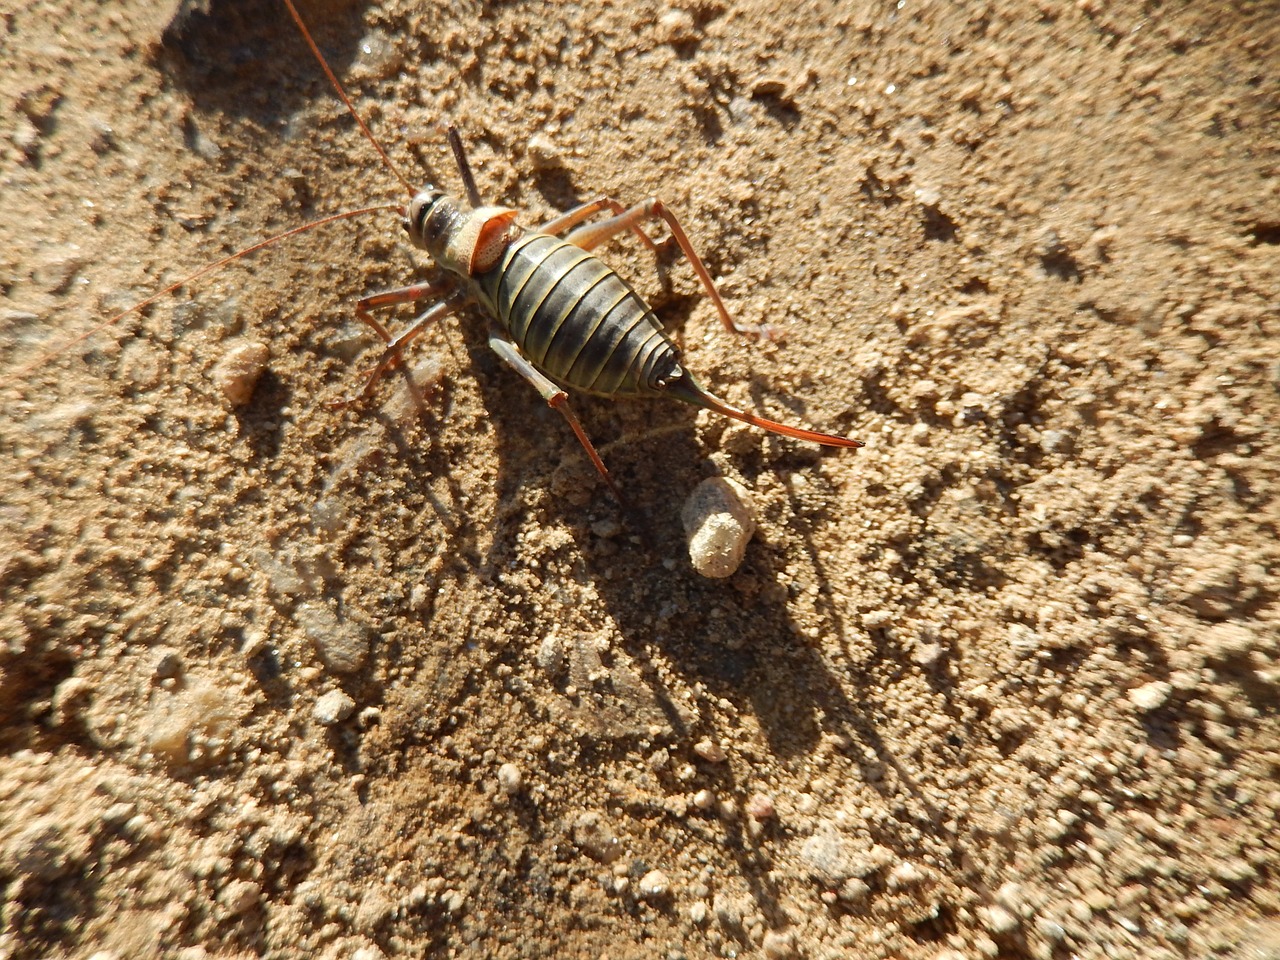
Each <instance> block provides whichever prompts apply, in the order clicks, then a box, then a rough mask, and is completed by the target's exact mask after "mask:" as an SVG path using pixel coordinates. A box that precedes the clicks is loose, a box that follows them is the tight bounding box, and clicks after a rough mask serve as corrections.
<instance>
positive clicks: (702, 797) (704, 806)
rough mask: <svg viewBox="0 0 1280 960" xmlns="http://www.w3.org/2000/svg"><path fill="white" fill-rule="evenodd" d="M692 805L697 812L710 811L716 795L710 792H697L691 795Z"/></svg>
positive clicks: (714, 803)
mask: <svg viewBox="0 0 1280 960" xmlns="http://www.w3.org/2000/svg"><path fill="white" fill-rule="evenodd" d="M693 805H694V806H695V807H697V808H698V809H699V810H710V809H711V808H712V807H714V806H715V805H716V795H715V794H714V793H712V792H711V791H710V790H699V791H698V792H697V793H695V794H694V795H693Z"/></svg>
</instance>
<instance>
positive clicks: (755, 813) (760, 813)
mask: <svg viewBox="0 0 1280 960" xmlns="http://www.w3.org/2000/svg"><path fill="white" fill-rule="evenodd" d="M744 809H745V810H746V811H747V816H748V817H750V818H751V819H752V820H771V819H772V818H773V817H774V816H775V815H776V814H777V812H778V810H777V808H776V807H775V806H774V805H773V798H772V797H771V796H769V795H768V794H767V793H753V794H752V795H751V796H750V797H748V798H747V803H746V806H745V807H744Z"/></svg>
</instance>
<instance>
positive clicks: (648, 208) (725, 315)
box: [565, 197, 779, 340]
mask: <svg viewBox="0 0 1280 960" xmlns="http://www.w3.org/2000/svg"><path fill="white" fill-rule="evenodd" d="M642 220H662V221H663V222H664V223H666V225H667V227H668V228H669V229H670V230H671V235H672V236H673V237H675V238H676V243H678V244H679V245H680V249H681V251H682V252H683V253H684V255H685V258H686V259H687V260H688V261H689V265H690V266H691V267H693V272H694V273H696V274H697V275H698V279H699V280H701V281H702V286H703V287H704V288H705V289H706V291H707V295H708V296H709V297H711V302H712V303H714V304H715V306H716V310H717V311H718V312H719V314H720V322H721V323H723V324H724V328H725V329H726V330H728V331H729V332H730V333H741V334H743V335H744V336H748V337H763V338H765V339H766V340H776V339H778V337H779V333H778V331H777V330H776V329H775V328H774V327H771V326H770V325H769V324H767V323H761V324H754V323H752V324H747V323H738V322H736V321H735V320H734V319H733V317H731V316H729V310H728V308H727V307H726V306H725V305H724V301H723V300H721V299H720V292H719V291H718V290H716V285H715V282H714V281H712V279H711V274H710V273H708V272H707V268H706V267H704V266H703V265H702V259H701V258H700V257H699V256H698V252H697V251H696V250H694V249H693V244H692V243H690V242H689V237H688V235H687V234H685V232H684V228H683V227H681V226H680V221H679V220H677V219H676V217H675V214H673V213H672V212H671V211H670V210H668V209H667V208H666V205H665V204H663V202H662V201H661V200H658V199H656V198H654V197H650V198H649V199H648V200H646V201H644V202H643V203H638V204H636V205H635V206H634V207H632V208H631V209H630V210H626V211H624V212H622V213H620V214H618V215H617V216H614V217H610V218H609V219H608V220H601V221H600V222H599V223H593V224H591V225H590V226H586V227H579V228H578V229H577V230H574V231H573V233H571V234H569V235H568V236H567V237H565V240H566V241H568V242H569V243H572V244H574V245H576V246H579V247H582V249H584V250H591V249H593V248H594V247H597V246H599V245H600V244H601V243H604V241H606V240H608V239H609V238H610V237H614V236H617V235H618V234H619V233H621V232H622V231H623V230H631V229H633V228H634V227H635V225H636V224H637V223H639V222H640V221H642Z"/></svg>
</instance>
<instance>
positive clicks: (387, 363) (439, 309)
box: [330, 296, 467, 407]
mask: <svg viewBox="0 0 1280 960" xmlns="http://www.w3.org/2000/svg"><path fill="white" fill-rule="evenodd" d="M466 303H467V298H466V297H465V296H454V297H450V298H449V299H448V300H442V301H441V302H440V303H434V304H432V305H431V306H430V307H428V308H427V309H426V310H424V311H423V312H422V313H420V314H419V315H418V316H417V317H415V318H414V321H413V323H411V324H409V326H407V327H405V328H404V329H403V330H401V331H400V332H399V333H398V334H397V335H396V336H394V337H386V336H385V334H386V333H387V331H386V328H385V327H382V324H380V323H377V321H374V324H373V325H374V329H378V328H381V330H380V332H381V333H382V334H384V339H386V342H387V346H386V349H385V350H383V351H382V356H381V357H379V358H378V362H377V364H376V365H375V366H374V368H373V370H371V371H370V372H369V376H368V379H366V380H365V383H364V386H363V387H362V388H361V390H360V392H359V393H357V394H355V395H354V396H350V397H345V398H343V399H341V400H335V401H333V402H332V403H331V404H330V406H334V407H345V406H347V405H348V404H352V403H355V402H356V401H357V400H362V399H364V398H365V397H367V396H368V395H369V392H370V391H371V390H373V388H374V386H375V385H376V384H377V382H378V381H379V380H381V379H382V375H383V374H384V373H386V372H387V370H388V369H389V368H390V367H391V365H392V364H394V363H395V362H396V361H397V360H398V359H399V358H400V353H401V351H403V350H404V347H405V344H407V343H408V342H409V341H410V340H412V339H413V338H414V337H416V336H417V335H418V334H420V333H421V332H422V331H423V330H425V329H426V328H427V326H428V325H429V324H432V323H435V321H437V320H439V319H441V318H442V317H447V316H449V314H451V313H456V312H457V311H458V310H459V309H461V308H462V307H463V306H465V305H466ZM370 319H372V318H370Z"/></svg>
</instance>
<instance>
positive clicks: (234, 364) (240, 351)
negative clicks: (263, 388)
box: [213, 340, 271, 407]
mask: <svg viewBox="0 0 1280 960" xmlns="http://www.w3.org/2000/svg"><path fill="white" fill-rule="evenodd" d="M270 356H271V352H270V351H269V350H268V349H267V345H266V344H265V343H260V342H259V341H257V340H245V341H242V342H240V343H237V344H236V345H235V346H233V347H232V348H231V349H229V350H228V351H227V352H226V353H225V354H223V356H222V359H221V360H219V361H218V363H217V365H216V366H215V367H214V368H213V382H214V383H216V384H217V385H218V386H219V388H221V390H222V394H223V396H225V397H226V398H227V400H228V401H229V402H230V403H231V405H232V406H233V407H243V406H244V405H245V404H246V403H248V402H249V398H250V397H252V396H253V388H254V387H256V386H257V385H258V378H259V377H261V376H262V371H263V370H265V369H266V368H267V359H268V358H269V357H270Z"/></svg>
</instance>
